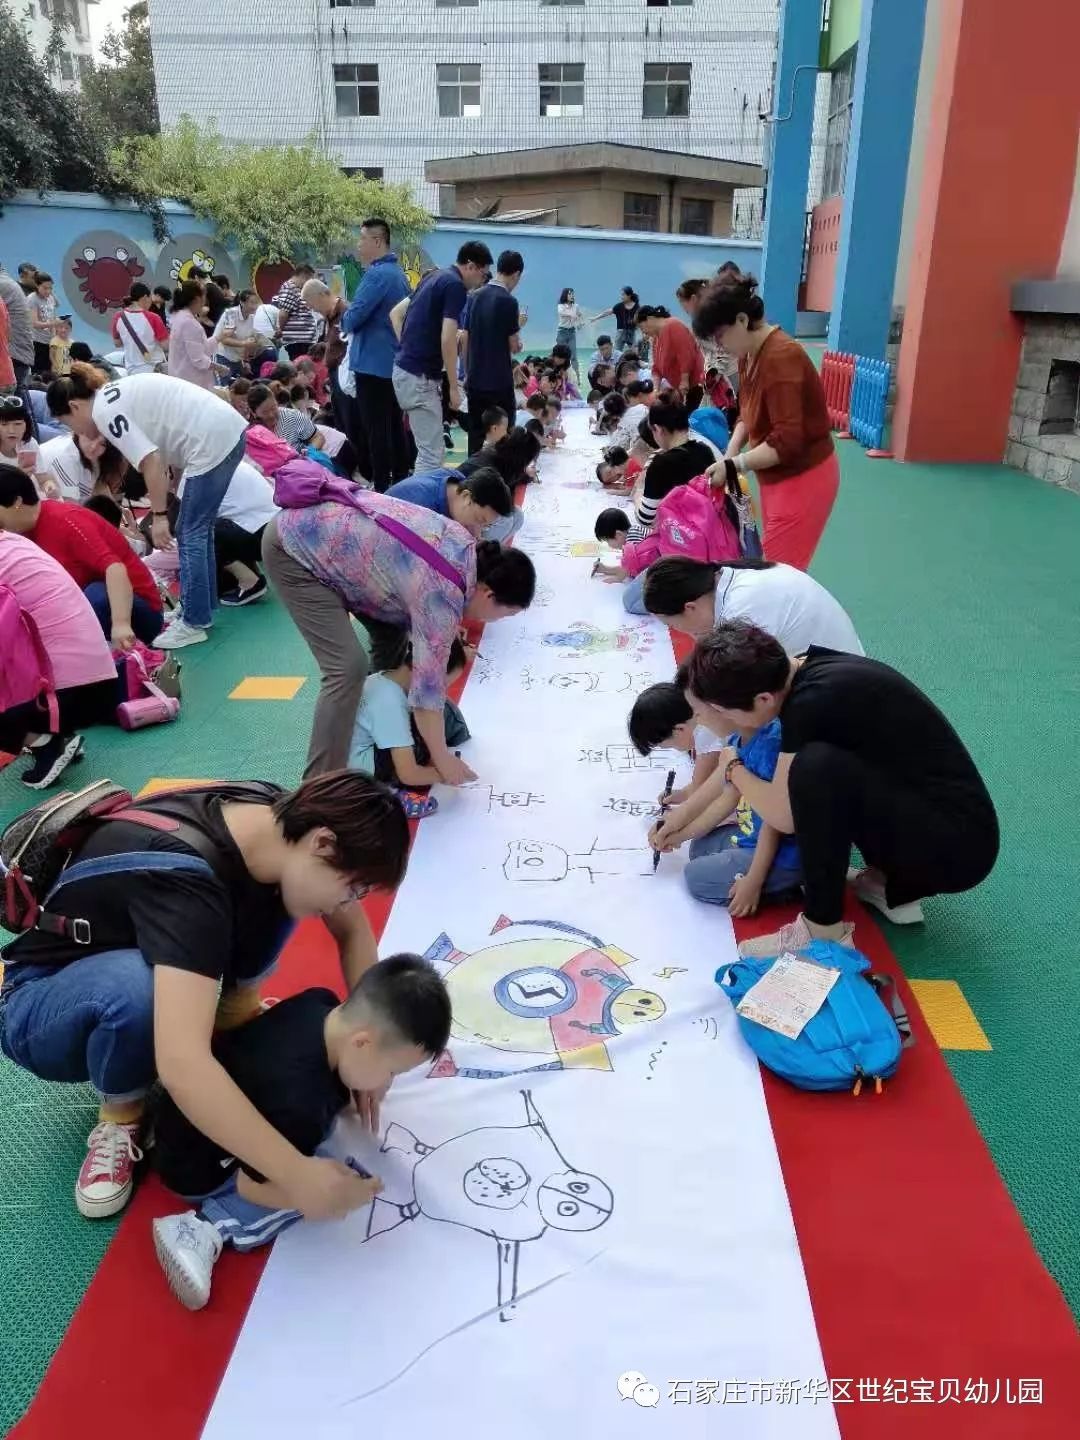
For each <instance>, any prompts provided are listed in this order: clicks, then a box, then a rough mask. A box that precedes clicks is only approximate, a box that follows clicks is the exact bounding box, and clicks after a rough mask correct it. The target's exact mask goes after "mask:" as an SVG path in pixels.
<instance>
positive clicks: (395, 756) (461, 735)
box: [349, 639, 469, 820]
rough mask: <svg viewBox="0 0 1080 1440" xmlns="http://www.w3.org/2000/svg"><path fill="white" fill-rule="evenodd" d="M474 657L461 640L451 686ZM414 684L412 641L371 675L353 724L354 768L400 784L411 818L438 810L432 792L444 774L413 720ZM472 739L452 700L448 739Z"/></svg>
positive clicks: (450, 670) (453, 652)
mask: <svg viewBox="0 0 1080 1440" xmlns="http://www.w3.org/2000/svg"><path fill="white" fill-rule="evenodd" d="M468 658H469V657H468V653H467V652H466V649H465V646H464V645H463V644H462V642H461V640H459V639H456V640H455V641H454V643H453V644H452V645H451V646H450V656H449V659H448V661H447V665H446V675H447V681H448V683H449V684H453V682H454V681H455V680H456V679H457V678H458V677H459V676H460V675H461V673H462V671H463V670H464V669H465V666H466V664H467V662H468ZM411 684H412V646H411V645H409V646H408V647H407V648H406V650H405V653H404V655H403V657H402V659H401V662H400V663H399V664H398V665H395V666H393V667H392V668H389V669H386V670H380V671H377V672H376V673H375V674H374V675H369V676H368V678H367V680H366V681H365V682H364V693H363V696H362V697H361V700H360V709H359V710H358V711H357V715H356V724H355V726H354V728H353V738H352V746H351V748H350V750H349V768H350V769H351V770H362V771H363V772H364V773H365V774H367V775H373V776H374V777H375V778H376V779H377V780H384V781H386V782H387V783H388V784H390V785H395V786H396V787H397V788H398V792H399V794H400V795H401V801H402V804H403V805H404V806H405V810H406V813H407V814H408V816H409V818H410V819H412V820H419V819H422V818H423V817H424V816H426V815H433V814H434V813H435V811H436V810H437V809H438V802H437V801H436V800H434V799H433V798H432V797H431V796H430V795H429V794H428V793H427V792H428V790H429V789H430V788H431V786H432V785H435V784H437V783H438V781H439V772H438V771H437V770H436V769H435V767H434V766H433V765H430V764H429V763H428V760H429V758H430V757H429V756H428V755H427V753H426V747H425V746H424V744H423V741H422V740H421V739H420V736H419V734H418V733H417V731H416V727H415V726H414V724H413V721H412V713H411V711H410V710H409V687H410V686H411ZM468 738H469V732H468V729H467V728H466V726H465V723H464V721H463V720H462V719H461V715H460V712H459V711H458V710H457V708H456V706H455V707H452V706H450V705H449V703H448V704H447V710H446V743H447V744H448V745H454V744H458V745H460V744H461V743H462V742H463V741H465V740H467V739H468Z"/></svg>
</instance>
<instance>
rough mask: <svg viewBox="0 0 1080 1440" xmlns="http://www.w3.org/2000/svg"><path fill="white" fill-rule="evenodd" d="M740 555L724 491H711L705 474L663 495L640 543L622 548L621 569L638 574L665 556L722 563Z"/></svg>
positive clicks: (737, 539) (737, 535) (630, 573)
mask: <svg viewBox="0 0 1080 1440" xmlns="http://www.w3.org/2000/svg"><path fill="white" fill-rule="evenodd" d="M741 553H742V552H741V550H740V547H739V531H738V528H737V526H736V525H735V523H734V521H733V520H732V518H731V515H730V514H729V511H728V500H727V495H726V493H725V491H723V490H714V489H713V488H712V487H711V486H710V484H709V482H708V480H707V479H706V478H705V476H704V475H698V476H697V477H696V478H695V479H693V480H691V481H689V482H688V483H687V484H686V485H677V486H676V487H675V489H674V490H671V491H669V492H668V494H667V495H665V496H664V498H663V500H661V501H660V506H659V509H658V510H657V512H656V524H655V525H654V526H653V528H652V530H651V531H650V533H649V534H648V535H646V536H645V538H644V539H643V540H639V541H638V542H637V544H634V545H624V546H623V552H622V568H623V569H624V570H625V571H626V573H627V574H628V575H637V574H638V573H639V572H640V571H642V570H644V569H646V568H647V567H648V566H649V565H651V564H652V563H653V561H654V560H659V559H660V558H661V556H664V555H682V556H684V557H685V558H686V559H687V560H707V561H710V562H711V563H713V564H721V563H722V562H723V561H725V560H737V559H738V558H739V556H740V554H741ZM628 562H629V563H628Z"/></svg>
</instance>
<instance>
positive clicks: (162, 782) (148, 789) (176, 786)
mask: <svg viewBox="0 0 1080 1440" xmlns="http://www.w3.org/2000/svg"><path fill="white" fill-rule="evenodd" d="M216 783H217V782H216V781H215V780H187V779H184V780H178V779H174V778H173V776H171V775H165V776H161V775H155V776H154V778H153V779H152V780H147V782H146V784H145V785H144V786H143V787H142V789H141V790H140V791H139V792H138V793H139V795H140V796H142V795H156V794H157V793H158V792H159V791H160V790H188V789H190V788H191V787H192V786H194V785H215V784H216Z"/></svg>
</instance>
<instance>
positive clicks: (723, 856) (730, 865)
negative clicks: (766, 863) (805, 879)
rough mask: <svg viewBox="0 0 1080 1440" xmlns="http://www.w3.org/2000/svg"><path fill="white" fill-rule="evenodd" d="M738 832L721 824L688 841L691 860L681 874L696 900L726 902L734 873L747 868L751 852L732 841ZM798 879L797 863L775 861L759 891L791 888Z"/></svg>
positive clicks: (765, 891) (742, 872)
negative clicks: (785, 863) (697, 838)
mask: <svg viewBox="0 0 1080 1440" xmlns="http://www.w3.org/2000/svg"><path fill="white" fill-rule="evenodd" d="M737 834H738V826H737V825H720V826H718V827H717V829H715V830H713V831H712V832H711V834H709V835H703V836H702V837H701V839H700V840H693V841H691V843H690V861H689V864H688V865H687V867H686V870H685V871H684V874H685V876H686V888H687V889H688V890H689V891H690V894H691V895H693V897H694V899H695V900H702V901H704V902H705V904H706V905H726V904H727V903H728V897H729V895H730V892H731V887H732V885H734V883H735V877H736V875H745V874H746V872H747V871H748V870H749V869H750V865H751V863H752V861H753V859H754V852H753V850H746V849H742V848H740V847H738V846H736V845H733V844H732V843H731V842H732V840H733V838H734V837H735V835H737ZM801 882H802V870H801V869H800V867H799V866H798V865H777V864H775V863H774V864H773V865H772V866H771V867H770V869H769V873H768V875H766V877H765V884H764V885H763V886H762V887H761V891H762V894H763V895H776V894H778V893H779V892H781V891H784V890H794V889H795V888H796V886H798V885H799V884H801Z"/></svg>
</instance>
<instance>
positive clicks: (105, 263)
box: [63, 230, 147, 326]
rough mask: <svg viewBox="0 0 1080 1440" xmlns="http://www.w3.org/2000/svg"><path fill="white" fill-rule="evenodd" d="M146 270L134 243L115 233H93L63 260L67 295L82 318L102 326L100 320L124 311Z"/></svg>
mask: <svg viewBox="0 0 1080 1440" xmlns="http://www.w3.org/2000/svg"><path fill="white" fill-rule="evenodd" d="M146 269H147V260H146V256H145V255H143V253H142V252H141V251H140V250H139V248H138V247H137V246H136V245H135V244H134V243H133V242H132V241H130V240H128V239H126V237H125V236H123V235H120V234H118V233H117V232H116V231H114V230H92V231H89V232H88V233H85V234H83V235H80V236H79V238H78V239H77V240H76V241H75V242H74V244H73V245H72V246H71V248H70V249H69V251H68V253H67V255H66V256H65V257H64V269H63V274H64V291H65V293H66V294H67V295H68V298H69V300H70V303H71V304H72V306H73V307H74V308H75V309H76V310H78V311H79V312H81V315H82V318H84V319H86V320H88V321H90V323H91V324H94V325H97V326H100V325H101V320H100V318H99V317H101V316H103V315H109V313H110V312H111V311H114V310H119V309H120V308H121V306H122V305H123V303H124V300H125V299H126V298H127V295H128V292H129V291H130V289H131V287H132V284H133V283H134V282H135V281H136V280H138V279H140V278H141V277H142V276H143V275H145V274H146Z"/></svg>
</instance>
